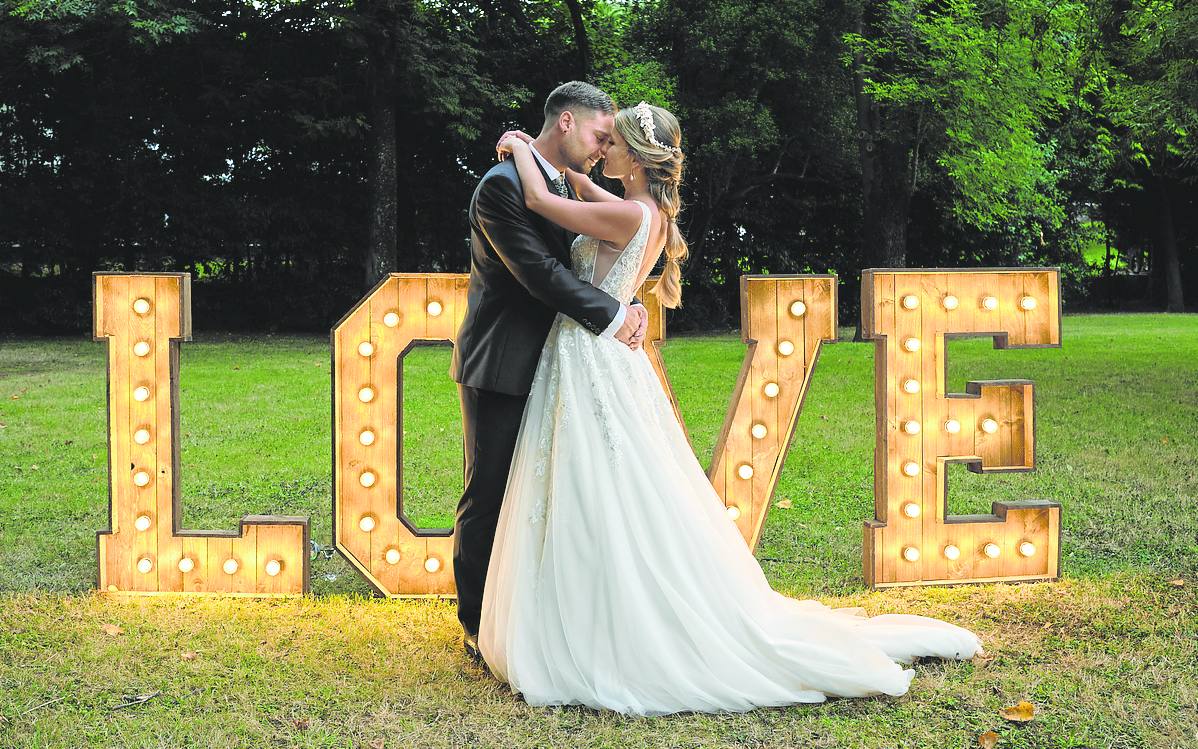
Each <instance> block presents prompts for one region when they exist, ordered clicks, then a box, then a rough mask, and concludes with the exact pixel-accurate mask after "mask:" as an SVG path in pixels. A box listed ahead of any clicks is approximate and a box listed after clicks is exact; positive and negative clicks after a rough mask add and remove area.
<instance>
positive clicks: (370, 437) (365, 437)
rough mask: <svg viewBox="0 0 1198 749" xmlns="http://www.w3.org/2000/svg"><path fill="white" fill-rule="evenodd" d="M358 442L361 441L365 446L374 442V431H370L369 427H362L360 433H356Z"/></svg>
mask: <svg viewBox="0 0 1198 749" xmlns="http://www.w3.org/2000/svg"><path fill="white" fill-rule="evenodd" d="M358 442H361V443H362V444H363V445H366V446H367V447H369V446H370V445H373V444H374V432H372V431H370V430H369V429H363V430H362V433H361V434H359V435H358Z"/></svg>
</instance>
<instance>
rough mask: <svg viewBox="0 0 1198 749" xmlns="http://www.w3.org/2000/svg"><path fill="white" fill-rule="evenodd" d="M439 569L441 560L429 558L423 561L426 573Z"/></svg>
mask: <svg viewBox="0 0 1198 749" xmlns="http://www.w3.org/2000/svg"><path fill="white" fill-rule="evenodd" d="M439 569H441V560H440V559H437V558H436V557H429V558H428V559H425V560H424V570H425V571H426V572H436V571H437V570H439Z"/></svg>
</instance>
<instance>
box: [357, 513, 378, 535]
mask: <svg viewBox="0 0 1198 749" xmlns="http://www.w3.org/2000/svg"><path fill="white" fill-rule="evenodd" d="M374 525H375V523H374V515H363V516H362V519H361V520H359V521H358V527H359V528H361V529H362V532H363V533H370V532H371V531H372V530H374Z"/></svg>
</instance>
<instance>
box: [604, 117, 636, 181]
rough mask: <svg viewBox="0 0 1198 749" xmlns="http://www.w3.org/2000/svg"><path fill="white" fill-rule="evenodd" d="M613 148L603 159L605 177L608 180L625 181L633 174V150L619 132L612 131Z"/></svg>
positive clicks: (608, 150)
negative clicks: (624, 179)
mask: <svg viewBox="0 0 1198 749" xmlns="http://www.w3.org/2000/svg"><path fill="white" fill-rule="evenodd" d="M611 137H612V146H611V148H609V149H607V157H606V158H604V159H603V176H604V177H607V178H608V179H623V178H624V177H627V176H628V175H629V174H630V173H631V172H632V165H633V163H634V162H633V160H632V149H630V148H629V147H628V141H626V140H624V136H623V135H620V133H619V131H617V130H614V129H613V130H612V134H611Z"/></svg>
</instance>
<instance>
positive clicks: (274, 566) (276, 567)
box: [266, 559, 283, 577]
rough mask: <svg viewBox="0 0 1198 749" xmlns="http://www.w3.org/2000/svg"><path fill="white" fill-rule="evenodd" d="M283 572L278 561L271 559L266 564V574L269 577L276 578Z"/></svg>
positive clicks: (281, 564) (281, 565)
mask: <svg viewBox="0 0 1198 749" xmlns="http://www.w3.org/2000/svg"><path fill="white" fill-rule="evenodd" d="M282 571H283V563H282V562H280V561H279V560H278V559H272V560H270V561H269V562H267V563H266V574H268V575H270V576H271V577H277V576H278V574H279V573H280V572H282Z"/></svg>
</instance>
